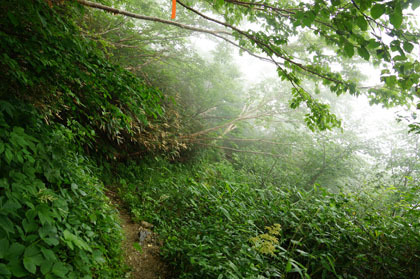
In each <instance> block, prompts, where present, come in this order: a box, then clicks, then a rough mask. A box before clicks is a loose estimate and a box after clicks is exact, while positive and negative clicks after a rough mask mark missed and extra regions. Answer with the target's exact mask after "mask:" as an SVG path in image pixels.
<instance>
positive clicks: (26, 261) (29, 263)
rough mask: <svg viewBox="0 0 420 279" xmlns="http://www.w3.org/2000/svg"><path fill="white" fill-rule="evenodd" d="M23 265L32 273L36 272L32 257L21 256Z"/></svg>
mask: <svg viewBox="0 0 420 279" xmlns="http://www.w3.org/2000/svg"><path fill="white" fill-rule="evenodd" d="M23 266H24V267H25V268H26V270H27V271H29V272H30V273H32V274H35V272H36V265H35V262H34V259H33V258H31V257H24V258H23Z"/></svg>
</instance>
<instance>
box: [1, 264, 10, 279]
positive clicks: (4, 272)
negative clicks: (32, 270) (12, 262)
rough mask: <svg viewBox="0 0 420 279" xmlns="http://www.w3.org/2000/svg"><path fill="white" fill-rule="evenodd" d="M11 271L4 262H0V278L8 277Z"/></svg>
mask: <svg viewBox="0 0 420 279" xmlns="http://www.w3.org/2000/svg"><path fill="white" fill-rule="evenodd" d="M11 275H12V273H11V272H10V270H9V269H8V268H7V266H6V265H5V264H2V263H0V278H10V276H11Z"/></svg>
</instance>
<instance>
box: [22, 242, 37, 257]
mask: <svg viewBox="0 0 420 279" xmlns="http://www.w3.org/2000/svg"><path fill="white" fill-rule="evenodd" d="M39 253H41V251H40V250H39V248H38V247H36V246H35V245H31V246H29V247H26V249H25V253H24V254H23V256H24V257H33V256H35V255H37V254H39Z"/></svg>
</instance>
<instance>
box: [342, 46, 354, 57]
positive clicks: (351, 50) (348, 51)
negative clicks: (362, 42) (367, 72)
mask: <svg viewBox="0 0 420 279" xmlns="http://www.w3.org/2000/svg"><path fill="white" fill-rule="evenodd" d="M344 52H345V53H346V55H347V56H348V57H353V55H354V47H353V45H352V44H350V43H346V44H345V45H344Z"/></svg>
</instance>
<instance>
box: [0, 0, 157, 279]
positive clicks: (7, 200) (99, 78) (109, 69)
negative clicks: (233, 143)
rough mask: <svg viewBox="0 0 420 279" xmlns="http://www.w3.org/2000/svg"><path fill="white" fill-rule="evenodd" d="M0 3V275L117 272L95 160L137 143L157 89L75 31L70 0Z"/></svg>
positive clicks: (120, 273)
mask: <svg viewBox="0 0 420 279" xmlns="http://www.w3.org/2000/svg"><path fill="white" fill-rule="evenodd" d="M0 8H1V9H2V10H3V11H5V12H3V13H1V14H0V49H1V60H0V65H1V69H0V208H1V210H0V278H6V279H7V278H85V279H87V278H122V277H124V275H125V272H124V270H125V267H124V264H123V261H122V251H121V240H122V232H121V227H120V225H119V220H118V217H117V215H116V213H115V210H113V209H112V208H111V207H110V206H109V202H108V199H107V198H106V196H105V195H104V187H103V184H102V182H101V181H100V180H99V179H98V174H99V170H100V168H98V167H97V166H98V165H97V163H96V162H98V161H100V160H102V159H104V158H115V157H118V156H119V154H120V153H123V152H124V149H123V148H119V149H118V150H119V151H118V153H115V152H116V151H115V150H117V148H116V147H117V146H118V144H119V143H120V142H121V141H126V140H127V141H129V142H132V143H133V144H135V142H136V138H138V134H139V131H140V130H141V128H142V127H144V125H146V123H147V118H148V117H152V118H153V116H156V115H158V114H159V113H160V112H161V111H160V106H159V105H158V102H159V100H160V95H159V92H158V91H157V90H156V89H153V88H151V87H148V86H146V85H144V83H143V82H142V81H141V80H139V79H137V78H136V77H135V76H133V75H132V74H130V73H129V72H127V71H125V70H123V69H122V68H120V67H118V66H114V65H112V64H110V63H109V62H107V60H106V59H105V56H104V55H103V54H102V52H101V50H100V49H99V48H98V47H97V46H96V44H95V43H94V42H92V41H90V40H88V39H85V38H83V37H82V36H81V35H80V32H79V31H78V27H77V26H76V25H75V24H74V18H77V17H80V16H81V15H82V10H81V9H80V7H77V6H76V5H75V3H73V2H72V3H71V2H70V1H61V2H59V1H58V2H55V1H54V2H49V1H42V0H39V1H1V3H0ZM127 146H128V145H127Z"/></svg>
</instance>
